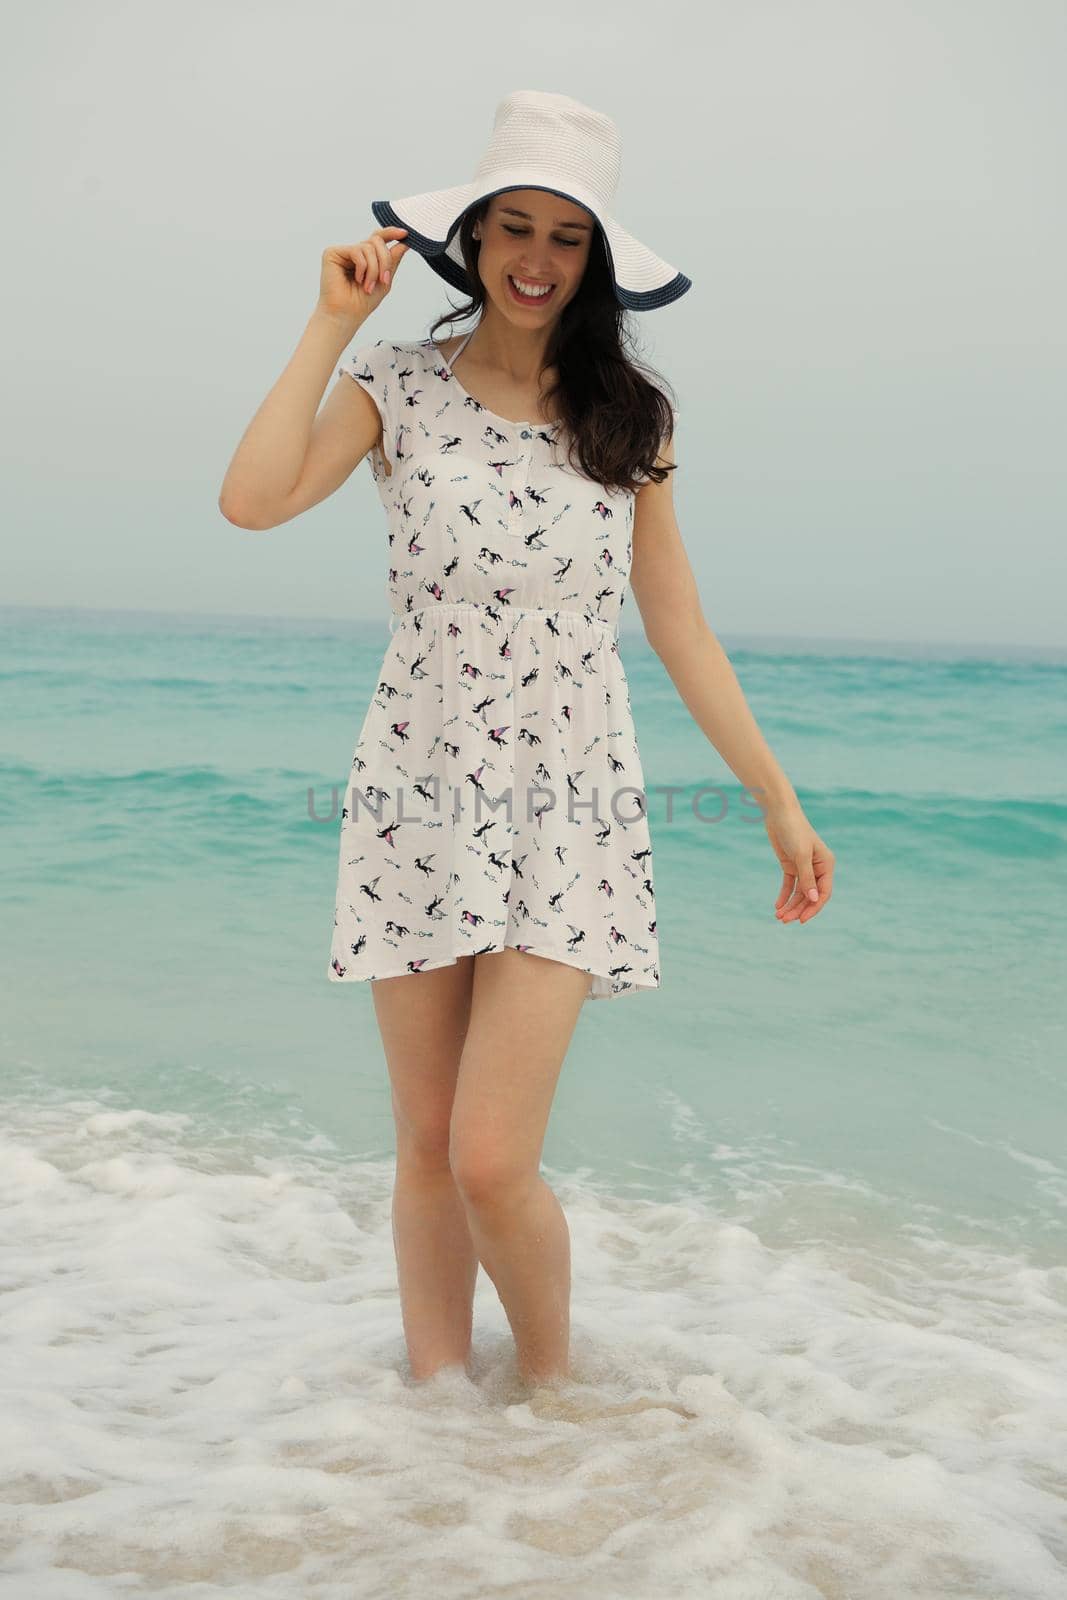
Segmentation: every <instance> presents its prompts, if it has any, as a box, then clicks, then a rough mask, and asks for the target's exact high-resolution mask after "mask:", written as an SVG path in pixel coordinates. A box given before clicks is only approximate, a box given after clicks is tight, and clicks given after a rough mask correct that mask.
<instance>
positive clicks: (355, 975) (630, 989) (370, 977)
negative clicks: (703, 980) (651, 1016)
mask: <svg viewBox="0 0 1067 1600" xmlns="http://www.w3.org/2000/svg"><path fill="white" fill-rule="evenodd" d="M519 949H521V951H522V953H523V954H524V955H528V956H541V957H542V958H543V959H544V960H546V961H559V962H560V963H561V964H562V965H563V966H565V967H575V968H577V970H578V971H579V972H588V973H589V975H590V977H592V978H601V979H603V981H604V982H605V983H609V984H610V983H611V982H612V979H611V977H610V976H609V975H608V974H607V973H606V972H594V970H593V969H592V967H586V966H583V965H582V963H581V962H580V961H575V959H574V957H573V956H571V955H569V954H566V955H561V954H560V953H559V951H557V950H545V949H535V948H534V947H533V946H532V945H528V944H523V945H518V944H514V943H512V942H511V941H510V940H505V941H504V943H503V944H498V945H494V946H493V947H492V949H490V950H478V951H474V950H469V951H468V950H463V951H460V952H458V953H456V954H453V955H450V956H446V957H445V958H444V959H443V960H442V961H431V962H428V963H427V965H426V966H424V967H419V968H418V970H417V971H415V972H412V971H411V969H410V968H409V967H407V966H403V967H398V968H397V969H396V970H395V971H394V972H350V971H347V970H346V972H345V974H344V976H343V977H342V976H341V974H340V973H338V972H337V971H335V969H334V966H333V963H332V962H331V964H330V966H329V967H328V968H327V973H326V975H327V977H328V979H329V981H330V982H331V983H377V982H378V981H379V979H382V978H417V977H418V976H419V974H420V973H422V972H436V971H437V970H438V969H439V968H440V967H453V966H455V964H456V962H457V961H459V960H461V959H463V958H464V957H466V956H469V955H471V956H472V955H475V954H477V955H497V954H498V953H499V951H501V950H519ZM659 987H660V984H659V981H658V980H657V981H655V982H653V980H652V979H651V978H641V979H627V981H626V982H625V983H624V984H621V985H620V986H619V988H617V989H616V988H611V989H606V990H604V989H601V990H599V991H598V990H596V989H594V988H593V987H592V985H590V988H589V992H588V994H587V995H586V996H585V998H586V1000H619V999H621V998H622V996H623V995H627V994H636V993H638V991H639V990H647V989H658V988H659Z"/></svg>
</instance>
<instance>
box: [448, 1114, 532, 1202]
mask: <svg viewBox="0 0 1067 1600" xmlns="http://www.w3.org/2000/svg"><path fill="white" fill-rule="evenodd" d="M449 1164H450V1166H451V1168H452V1177H453V1179H454V1180H455V1184H456V1188H457V1189H458V1190H459V1191H460V1193H461V1194H462V1196H463V1198H464V1199H465V1200H466V1201H467V1203H468V1204H469V1205H472V1206H475V1207H491V1206H501V1205H505V1204H507V1203H508V1202H510V1201H512V1200H513V1199H514V1198H515V1197H516V1196H517V1195H520V1194H521V1193H522V1192H523V1191H524V1190H525V1189H527V1188H528V1187H529V1186H530V1184H531V1183H534V1182H535V1181H536V1180H537V1178H538V1176H539V1164H538V1163H537V1162H536V1161H531V1159H530V1157H529V1155H528V1154H527V1153H526V1152H525V1151H523V1150H520V1149H511V1148H509V1147H508V1146H507V1145H501V1144H500V1142H499V1141H494V1139H493V1138H492V1136H491V1134H489V1133H488V1132H487V1131H486V1130H484V1129H482V1130H479V1129H478V1128H457V1127H455V1126H453V1129H452V1136H451V1140H450V1144H449Z"/></svg>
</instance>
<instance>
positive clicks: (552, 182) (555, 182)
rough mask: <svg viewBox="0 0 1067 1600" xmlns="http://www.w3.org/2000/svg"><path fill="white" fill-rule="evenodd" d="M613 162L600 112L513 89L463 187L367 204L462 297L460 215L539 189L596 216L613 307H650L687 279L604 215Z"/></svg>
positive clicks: (616, 147) (466, 287) (609, 133)
mask: <svg viewBox="0 0 1067 1600" xmlns="http://www.w3.org/2000/svg"><path fill="white" fill-rule="evenodd" d="M620 163H621V141H620V138H619V130H618V128H617V127H616V125H615V123H614V122H613V121H612V119H611V118H610V117H609V116H605V114H604V113H603V112H602V111H594V110H593V109H592V108H591V107H590V106H585V105H582V103H581V101H580V100H572V99H570V98H569V96H567V95H563V94H546V93H542V92H541V91H540V90H537V89H516V90H515V91H514V93H512V94H509V95H508V96H507V97H506V98H505V99H503V100H501V102H500V104H499V105H498V106H497V108H496V115H495V117H494V118H493V132H492V135H491V137H490V140H489V147H488V149H487V150H486V152H485V155H484V156H483V157H482V159H481V161H480V162H479V163H478V167H477V170H476V172H475V175H474V181H473V182H472V183H461V184H458V185H457V186H456V187H454V188H451V189H431V190H429V191H427V193H425V194H410V195H407V196H405V198H404V199H403V200H375V201H373V202H372V204H371V210H372V211H373V213H374V215H375V217H376V218H377V220H378V222H379V223H380V224H381V226H382V227H383V228H406V229H407V237H406V238H405V239H404V241H403V242H404V243H405V244H406V245H409V246H410V247H411V249H413V250H415V251H417V252H418V253H419V255H422V256H425V258H426V260H427V262H428V263H429V265H430V266H431V267H432V268H433V270H434V271H435V272H436V273H437V274H438V275H439V276H440V277H442V278H444V280H445V282H446V283H449V284H451V285H452V287H453V288H454V289H459V290H461V291H462V292H463V293H464V294H469V293H470V290H471V286H470V284H469V282H468V279H467V272H466V268H465V267H464V264H463V252H462V250H461V249H460V243H459V236H458V235H459V225H460V222H461V221H462V220H463V214H464V212H466V211H468V210H469V209H470V207H471V206H472V205H475V204H476V203H477V202H478V201H479V200H484V199H487V198H488V197H489V196H490V195H495V194H503V193H504V192H505V190H508V189H546V190H548V191H549V193H551V194H558V195H562V196H563V198H564V199H567V200H573V201H574V202H575V204H576V205H580V206H584V207H585V209H586V210H587V211H590V212H592V214H593V216H594V217H595V218H596V221H597V223H598V224H599V226H600V230H601V233H602V235H603V238H604V244H605V247H606V252H607V258H608V268H609V270H610V272H611V276H612V281H613V283H614V288H615V297H616V299H617V300H618V301H619V303H620V304H621V305H623V306H625V307H626V308H627V309H628V310H630V311H652V310H654V309H655V308H656V307H657V306H665V305H669V304H670V302H671V301H672V300H677V299H678V298H679V297H680V296H681V295H683V294H685V292H686V290H687V289H690V288H692V280H691V279H689V278H687V277H686V276H685V274H684V273H683V272H679V271H678V269H677V267H672V266H670V265H669V264H668V263H667V262H666V261H663V260H661V258H660V257H659V256H658V255H656V254H654V252H653V251H651V250H649V249H648V247H647V246H646V245H643V244H642V243H641V242H640V240H639V239H635V238H634V237H633V235H632V234H630V233H627V232H626V229H625V228H622V227H620V226H619V224H618V223H617V222H616V220H615V218H614V217H613V216H612V213H611V208H612V205H613V203H614V200H615V191H616V189H617V187H618V182H619V167H620Z"/></svg>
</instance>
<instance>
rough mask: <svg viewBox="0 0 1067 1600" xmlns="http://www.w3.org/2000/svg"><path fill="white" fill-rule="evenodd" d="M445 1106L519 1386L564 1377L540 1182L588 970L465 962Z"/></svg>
mask: <svg viewBox="0 0 1067 1600" xmlns="http://www.w3.org/2000/svg"><path fill="white" fill-rule="evenodd" d="M474 962H475V971H474V990H473V996H472V1003H471V1014H470V1022H469V1025H468V1028H467V1037H466V1040H465V1042H464V1045H463V1052H462V1056H461V1059H460V1067H459V1080H458V1082H457V1084H456V1093H455V1103H454V1106H453V1111H452V1143H451V1153H452V1172H453V1176H454V1178H455V1183H456V1187H457V1189H458V1190H459V1193H460V1196H461V1198H462V1201H463V1204H464V1206H465V1207H466V1212H467V1221H468V1225H469V1228H470V1235H471V1238H472V1239H473V1241H474V1246H475V1249H476V1250H477V1253H478V1257H479V1259H480V1260H481V1263H482V1266H483V1267H484V1268H485V1270H486V1272H487V1273H488V1274H489V1277H490V1278H491V1279H492V1281H493V1284H494V1285H495V1287H496V1290H497V1293H498V1294H499V1296H500V1299H501V1302H502V1304H503V1306H504V1310H505V1312H506V1314H507V1318H508V1322H509V1323H510V1325H511V1331H512V1333H513V1334H514V1336H515V1344H516V1348H517V1352H518V1360H519V1370H520V1372H521V1374H522V1376H523V1378H524V1379H526V1380H527V1381H528V1382H536V1381H542V1380H544V1379H546V1378H551V1377H569V1376H570V1354H569V1345H570V1232H569V1230H568V1227H567V1220H566V1217H565V1216H564V1214H563V1209H562V1207H561V1206H560V1203H559V1201H558V1200H557V1199H556V1196H555V1195H554V1194H553V1192H552V1190H551V1189H550V1188H549V1186H548V1184H547V1183H545V1181H544V1179H543V1178H542V1177H541V1175H540V1171H539V1168H540V1163H541V1150H542V1147H543V1145H544V1137H545V1130H546V1128H547V1125H548V1115H549V1111H550V1109H551V1105H552V1096H553V1094H554V1093H555V1088H556V1083H557V1081H558V1078H559V1073H560V1068H561V1066H562V1064H563V1057H564V1055H565V1054H566V1051H567V1046H568V1045H569V1043H570V1040H571V1036H572V1034H573V1032H574V1028H575V1025H576V1023H577V1021H578V1015H579V1012H580V1011H581V1008H582V1002H583V1001H584V999H585V997H586V994H587V993H588V990H589V985H590V983H591V981H592V979H591V977H590V974H589V973H588V972H582V971H581V970H580V969H579V968H577V967H569V966H567V965H565V963H563V962H560V961H551V960H549V959H548V958H546V957H544V956H534V955H528V954H526V953H525V952H523V951H519V950H513V949H510V948H509V949H506V950H499V951H494V952H493V953H492V954H486V955H478V956H476V957H475V958H474Z"/></svg>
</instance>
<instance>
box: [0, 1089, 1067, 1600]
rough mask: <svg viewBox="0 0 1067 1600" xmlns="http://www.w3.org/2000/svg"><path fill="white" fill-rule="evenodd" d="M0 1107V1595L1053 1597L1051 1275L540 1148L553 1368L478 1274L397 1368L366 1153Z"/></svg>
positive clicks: (383, 1212)
mask: <svg viewBox="0 0 1067 1600" xmlns="http://www.w3.org/2000/svg"><path fill="white" fill-rule="evenodd" d="M6 1111H7V1114H6V1116H5V1134H4V1137H3V1141H2V1147H0V1203H2V1206H3V1216H4V1224H3V1238H2V1260H0V1270H2V1275H3V1277H2V1281H3V1287H4V1290H5V1293H4V1295H3V1298H2V1300H0V1311H2V1322H0V1353H2V1360H3V1370H4V1388H5V1403H4V1412H5V1426H4V1431H3V1442H2V1445H0V1505H2V1507H3V1514H2V1523H0V1525H2V1527H3V1545H4V1568H5V1571H6V1573H7V1574H8V1577H7V1580H6V1582H7V1584H8V1585H9V1587H8V1588H6V1589H4V1590H3V1593H4V1594H5V1596H6V1595H7V1594H11V1595H15V1594H18V1595H20V1596H21V1595H25V1596H27V1597H29V1596H31V1595H32V1596H34V1597H38V1596H47V1597H51V1596H59V1595H63V1596H78V1597H81V1596H86V1597H92V1600H97V1597H100V1596H105V1595H107V1596H110V1595H113V1594H116V1593H119V1592H127V1591H128V1592H131V1593H134V1592H146V1591H147V1592H151V1593H152V1594H153V1596H156V1597H166V1596H172V1595H173V1596H177V1595H182V1594H186V1593H188V1592H189V1590H190V1587H191V1586H194V1585H195V1586H196V1587H195V1592H196V1593H197V1594H198V1595H205V1596H210V1595H215V1594H218V1595H222V1594H223V1593H225V1594H226V1595H227V1596H229V1597H232V1596H239V1597H243V1596H246V1595H247V1596H249V1597H251V1596H255V1597H256V1600H264V1597H265V1596H267V1595H273V1594H278V1595H285V1596H290V1595H291V1596H297V1595H299V1596H301V1597H305V1596H310V1595H312V1594H313V1595H314V1596H315V1597H316V1600H333V1597H334V1596H337V1597H338V1600H340V1597H342V1596H343V1597H345V1600H350V1597H352V1596H353V1595H360V1596H362V1595H372V1594H373V1595H386V1594H388V1595H396V1596H400V1595H408V1594H411V1595H414V1594H421V1593H423V1592H425V1591H426V1590H427V1589H429V1588H431V1587H432V1592H433V1594H434V1596H435V1600H452V1597H454V1596H455V1597H459V1596H464V1597H466V1596H471V1595H477V1596H492V1595H496V1594H501V1595H504V1594H506V1595H508V1596H509V1597H510V1596H515V1595H521V1596H523V1597H531V1600H532V1597H542V1596H546V1597H547V1596H549V1595H551V1596H552V1597H553V1600H564V1597H567V1596H570V1595H574V1596H579V1595H581V1596H583V1597H587V1596H594V1597H605V1600H607V1597H613V1600H615V1597H619V1596H634V1597H640V1600H648V1597H652V1596H655V1597H659V1596H664V1597H666V1596H671V1597H672V1600H673V1597H675V1596H688V1595H697V1594H699V1595H701V1596H702V1597H708V1596H710V1597H713V1600H749V1597H752V1600H755V1597H757V1596H760V1597H764V1596H771V1595H773V1596H775V1597H779V1596H781V1597H789V1600H792V1597H796V1600H800V1597H805V1600H807V1597H812V1596H816V1595H820V1596H828V1597H836V1600H846V1597H848V1600H855V1597H863V1600H868V1597H869V1600H880V1597H882V1596H885V1597H886V1600H889V1597H892V1600H900V1597H901V1596H904V1595H921V1596H923V1597H924V1600H925V1597H933V1596H940V1595H949V1594H953V1595H961V1594H965V1595H968V1596H972V1597H980V1596H991V1597H993V1596H995V1597H996V1600H1006V1597H1009V1596H1010V1597H1012V1600H1016V1597H1019V1600H1021V1597H1027V1600H1030V1597H1033V1600H1038V1597H1041V1600H1044V1597H1049V1600H1052V1597H1056V1600H1059V1597H1060V1596H1062V1594H1063V1589H1064V1567H1063V1563H1064V1562H1065V1560H1067V1536H1065V1522H1064V1507H1065V1504H1067V1462H1065V1452H1064V1438H1065V1432H1067V1339H1065V1328H1067V1270H1064V1269H1062V1268H1060V1269H1056V1268H1048V1267H1046V1268H1044V1269H1038V1268H1036V1267H1034V1266H1033V1265H1032V1264H1031V1263H1029V1262H1028V1261H1027V1260H1026V1259H1025V1258H1024V1257H1023V1256H1022V1255H1020V1256H1013V1255H1011V1254H1009V1253H1006V1252H1004V1251H1002V1250H1001V1251H999V1252H996V1251H993V1250H992V1249H989V1248H986V1247H981V1246H978V1245H968V1246H962V1245H960V1244H953V1243H950V1242H948V1241H946V1240H943V1239H939V1238H938V1237H936V1236H935V1235H934V1234H933V1233H932V1232H931V1231H928V1232H927V1233H925V1234H924V1233H923V1232H922V1230H921V1229H918V1230H915V1229H913V1230H910V1231H908V1232H905V1233H898V1234H894V1232H893V1230H892V1229H891V1228H888V1227H887V1228H884V1229H880V1230H879V1231H878V1232H877V1234H876V1233H875V1232H873V1231H872V1230H871V1229H867V1230H864V1229H862V1228H856V1229H854V1230H853V1232H852V1233H851V1234H849V1233H848V1232H847V1230H838V1231H837V1232H836V1233H834V1234H831V1233H830V1232H829V1231H824V1233H823V1234H821V1235H818V1234H817V1231H816V1227H815V1223H816V1222H817V1221H818V1220H819V1219H818V1218H817V1216H816V1213H815V1211H814V1208H813V1210H812V1213H811V1215H810V1216H809V1217H808V1218H806V1219H805V1218H803V1217H798V1218H797V1221H798V1227H799V1228H800V1230H801V1232H803V1233H804V1234H805V1235H806V1239H805V1241H804V1242H797V1243H794V1244H792V1245H782V1244H781V1243H779V1244H775V1245H772V1244H770V1243H768V1242H767V1239H765V1238H764V1237H761V1233H760V1230H759V1228H758V1227H757V1226H754V1225H752V1224H751V1223H748V1222H739V1221H737V1220H736V1218H735V1217H733V1216H729V1215H725V1214H724V1213H723V1211H722V1210H721V1209H720V1210H719V1211H716V1210H714V1209H713V1208H712V1207H710V1206H709V1205H707V1204H706V1203H702V1202H701V1201H699V1200H695V1199H694V1200H689V1201H685V1202H663V1201H656V1202H640V1201H635V1200H633V1199H632V1198H623V1197H621V1196H620V1195H618V1194H615V1195H612V1194H610V1193H607V1192H603V1191H598V1190H597V1189H595V1188H594V1187H593V1186H592V1185H591V1184H590V1183H589V1182H588V1181H586V1180H580V1179H576V1178H570V1179H568V1178H566V1177H563V1176H561V1175H559V1174H554V1173H552V1172H551V1171H546V1176H548V1177H549V1179H550V1181H551V1182H552V1183H553V1187H554V1188H555V1189H556V1192H557V1193H558V1194H559V1196H560V1199H561V1201H562V1202H563V1205H564V1209H565V1211H566V1214H567V1216H568V1220H569V1222H570V1227H571V1237H572V1246H573V1359H574V1366H575V1369H576V1381H574V1382H573V1383H567V1384H561V1385H545V1386H542V1387H539V1388H535V1389H533V1390H530V1389H527V1388H526V1387H525V1386H524V1385H523V1384H522V1383H521V1381H520V1380H519V1379H518V1377H517V1374H516V1369H515V1362H514V1353H513V1351H514V1347H513V1344H512V1340H511V1336H510V1332H509V1330H508V1327H507V1323H506V1319H505V1317H504V1314H503V1309H502V1307H501V1306H500V1303H499V1301H498V1299H497V1297H496V1293H495V1290H494V1289H493V1287H492V1284H491V1283H490V1282H489V1280H488V1278H487V1277H486V1276H485V1275H484V1274H482V1275H481V1277H480V1279H479V1285H478V1291H477V1297H476V1303H475V1339H474V1352H473V1359H472V1363H471V1371H470V1374H469V1375H468V1374H467V1373H465V1372H464V1371H463V1370H462V1369H460V1368H453V1369H450V1370H446V1371H444V1372H442V1373H440V1374H438V1376H437V1377H436V1378H434V1379H432V1380H430V1381H429V1382H426V1383H414V1382H412V1381H411V1379H410V1376H409V1374H408V1370H407V1364H406V1358H405V1354H404V1345H403V1339H402V1333H401V1325H400V1315H399V1303H398V1298H397V1293H396V1279H395V1262H394V1257H393V1248H392V1239H391V1229H390V1215H389V1212H390V1198H391V1185H392V1163H391V1161H378V1162H368V1161H352V1160H351V1159H347V1158H346V1159H339V1158H338V1155H337V1152H336V1151H331V1150H329V1148H328V1147H327V1148H324V1146H326V1144H327V1142H326V1141H323V1140H322V1139H318V1140H315V1141H313V1142H311V1143H303V1144H300V1143H298V1142H296V1141H295V1140H294V1141H293V1142H292V1143H291V1145H289V1146H288V1147H286V1146H285V1145H283V1144H281V1143H278V1142H275V1143H274V1144H273V1145H271V1143H270V1141H268V1140H266V1139H264V1140H260V1141H257V1140H255V1139H253V1138H252V1137H251V1136H247V1135H241V1136H233V1137H223V1136H221V1135H219V1136H218V1137H216V1138H213V1139H208V1138H206V1137H205V1135H204V1131H203V1127H202V1125H201V1123H200V1122H199V1121H198V1119H197V1118H195V1117H188V1116H185V1115H182V1114H166V1115H158V1114H155V1113H151V1112H148V1111H145V1110H138V1109H125V1110H124V1109H116V1108H115V1107H114V1106H108V1105H105V1104H103V1103H101V1102H96V1101H94V1100H92V1099H89V1098H82V1099H80V1100H79V1101H77V1102H71V1101H67V1102H65V1103H64V1102H61V1101H59V1100H53V1102H52V1103H51V1104H44V1103H37V1104H35V1103H32V1102H30V1101H28V1100H26V1101H21V1102H18V1101H16V1102H12V1103H11V1104H9V1106H8V1107H7V1108H6ZM678 1131H679V1132H681V1133H682V1134H683V1135H684V1136H687V1137H692V1126H691V1119H690V1120H687V1119H685V1118H683V1117H682V1115H681V1113H679V1122H678ZM743 1154H744V1153H743V1152H739V1151H737V1150H732V1149H728V1148H726V1147H725V1146H724V1147H723V1148H721V1149H720V1151H719V1157H720V1159H721V1160H722V1161H723V1162H724V1163H727V1164H729V1163H733V1162H739V1161H741V1160H742V1157H743ZM829 1176H830V1180H831V1181H830V1182H829V1183H828V1184H827V1186H826V1187H824V1188H823V1189H821V1190H820V1191H819V1194H820V1197H821V1207H822V1220H825V1219H827V1218H829V1217H831V1216H832V1215H833V1214H834V1208H835V1205H836V1207H837V1209H838V1211H839V1212H840V1211H843V1210H848V1209H850V1208H852V1207H853V1205H854V1203H855V1202H856V1201H857V1200H862V1197H861V1196H857V1195H855V1194H853V1193H851V1192H850V1191H849V1189H848V1187H847V1186H844V1187H840V1186H834V1185H833V1182H832V1175H829ZM800 1192H801V1191H800V1190H799V1188H798V1190H797V1191H796V1194H797V1196H798V1197H799V1195H800ZM868 1199H870V1197H868ZM798 1205H799V1200H798ZM874 1213H875V1208H874V1206H873V1202H872V1205H871V1215H872V1216H873V1215H874ZM805 1223H807V1226H806V1227H805Z"/></svg>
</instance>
